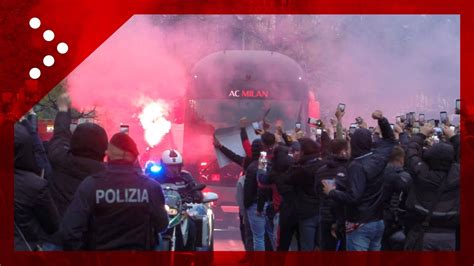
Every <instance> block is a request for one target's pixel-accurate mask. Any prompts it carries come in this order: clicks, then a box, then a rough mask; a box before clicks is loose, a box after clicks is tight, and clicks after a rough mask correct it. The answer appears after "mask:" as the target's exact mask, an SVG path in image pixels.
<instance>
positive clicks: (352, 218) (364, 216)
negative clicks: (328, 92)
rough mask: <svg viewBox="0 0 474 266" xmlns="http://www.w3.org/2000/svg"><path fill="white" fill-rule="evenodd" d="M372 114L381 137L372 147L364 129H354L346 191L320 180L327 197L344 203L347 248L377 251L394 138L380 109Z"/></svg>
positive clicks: (380, 236) (370, 139)
mask: <svg viewBox="0 0 474 266" xmlns="http://www.w3.org/2000/svg"><path fill="white" fill-rule="evenodd" d="M372 118H373V119H375V120H377V121H378V125H379V127H380V130H381V132H382V137H383V139H382V140H381V141H380V143H379V144H378V145H377V147H374V148H373V147H372V134H371V132H370V131H369V130H368V129H364V128H360V129H357V130H356V131H355V133H354V135H353V136H352V137H351V160H350V162H349V165H348V169H347V173H348V177H347V180H348V183H347V191H341V190H338V189H336V187H335V186H333V185H330V184H328V183H323V191H324V193H325V194H327V195H328V197H329V198H332V199H334V200H337V201H340V202H344V203H345V204H346V210H347V216H346V232H347V234H346V241H347V242H346V248H347V250H348V251H369V250H370V251H379V250H380V249H381V241H382V236H383V232H384V223H383V179H382V173H383V170H384V169H385V166H386V165H387V163H388V159H389V156H390V152H391V150H392V149H393V147H394V146H395V144H396V140H395V137H394V134H393V131H392V129H391V128H390V124H389V122H388V120H387V119H386V118H385V117H383V114H382V112H381V111H375V112H374V113H373V114H372Z"/></svg>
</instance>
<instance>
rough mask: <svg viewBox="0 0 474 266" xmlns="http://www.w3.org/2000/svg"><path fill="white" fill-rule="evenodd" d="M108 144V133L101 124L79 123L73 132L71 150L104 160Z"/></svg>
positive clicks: (77, 153) (75, 153)
mask: <svg viewBox="0 0 474 266" xmlns="http://www.w3.org/2000/svg"><path fill="white" fill-rule="evenodd" d="M107 144H108V137H107V133H106V132H105V130H104V129H103V128H102V127H101V126H99V125H97V124H94V123H83V124H80V125H78V126H77V128H76V130H74V133H73V134H72V138H71V152H72V154H74V155H76V156H80V157H86V158H90V159H93V160H96V161H103V160H104V156H105V150H107Z"/></svg>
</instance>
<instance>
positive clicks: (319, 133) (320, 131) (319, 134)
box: [316, 128, 323, 136]
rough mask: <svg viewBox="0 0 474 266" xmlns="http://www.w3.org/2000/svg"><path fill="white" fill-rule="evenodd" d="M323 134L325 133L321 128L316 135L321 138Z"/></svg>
mask: <svg viewBox="0 0 474 266" xmlns="http://www.w3.org/2000/svg"><path fill="white" fill-rule="evenodd" d="M321 134H323V131H322V130H321V129H320V128H318V129H316V135H317V136H321Z"/></svg>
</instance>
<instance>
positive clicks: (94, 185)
mask: <svg viewBox="0 0 474 266" xmlns="http://www.w3.org/2000/svg"><path fill="white" fill-rule="evenodd" d="M164 202H165V200H164V196H163V191H162V189H161V185H160V184H159V183H158V182H156V181H155V180H153V179H151V178H148V177H147V176H145V175H143V174H142V173H141V171H139V170H138V169H137V168H136V167H134V166H133V165H132V164H127V163H124V162H117V161H116V162H111V163H109V164H108V165H107V169H106V170H105V171H104V172H101V173H98V174H94V175H92V176H90V177H88V178H86V179H85V180H84V181H83V182H82V183H81V185H80V186H79V188H78V189H77V192H76V194H75V195H74V198H73V201H72V203H71V205H70V206H69V208H68V209H67V211H66V213H65V215H64V219H63V221H62V223H61V236H62V238H63V241H64V242H63V244H64V248H65V250H77V249H86V250H151V249H153V248H154V247H155V246H156V244H157V236H158V233H160V232H161V231H163V230H164V229H166V227H167V225H168V214H167V212H166V210H165V208H164Z"/></svg>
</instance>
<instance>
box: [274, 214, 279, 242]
mask: <svg viewBox="0 0 474 266" xmlns="http://www.w3.org/2000/svg"><path fill="white" fill-rule="evenodd" d="M279 223H280V213H276V214H275V217H273V250H274V251H277V247H278V242H279V241H280V239H279V235H280V224H279Z"/></svg>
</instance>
